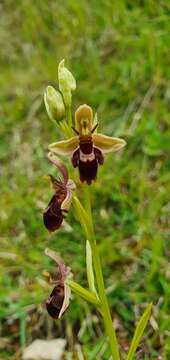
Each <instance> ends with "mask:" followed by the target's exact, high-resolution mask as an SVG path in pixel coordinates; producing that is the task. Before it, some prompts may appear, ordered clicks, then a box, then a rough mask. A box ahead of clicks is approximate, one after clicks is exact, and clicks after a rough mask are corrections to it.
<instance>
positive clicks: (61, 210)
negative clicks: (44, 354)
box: [43, 60, 152, 360]
mask: <svg viewBox="0 0 170 360" xmlns="http://www.w3.org/2000/svg"><path fill="white" fill-rule="evenodd" d="M58 81H59V86H58V88H59V89H58V90H56V89H54V88H53V87H52V86H48V87H47V89H46V91H45V94H44V102H45V106H46V110H47V114H48V116H49V118H50V119H51V120H52V121H53V122H54V123H55V124H56V126H57V127H58V129H59V131H60V133H61V134H62V136H63V139H62V140H60V141H57V142H55V143H52V144H50V145H49V153H48V159H49V161H50V162H51V163H52V164H53V165H55V167H56V168H57V170H58V171H59V173H60V177H57V178H55V177H53V176H52V175H47V178H48V179H49V180H50V183H51V184H52V187H53V190H54V194H53V196H52V198H51V200H50V201H49V204H48V206H47V208H46V209H45V210H44V213H43V221H44V225H45V227H46V228H47V230H48V231H49V232H54V231H58V230H59V228H60V227H61V226H62V223H63V220H64V218H65V217H66V216H67V214H68V212H69V210H70V206H71V203H72V204H73V208H74V211H75V214H76V219H77V218H78V219H79V222H80V224H81V226H82V229H83V231H84V235H85V241H86V264H87V266H86V270H87V280H88V289H86V288H84V287H82V286H81V285H79V284H78V283H77V282H75V281H74V280H73V274H72V272H71V269H70V268H69V267H68V266H66V265H65V264H64V261H63V260H62V259H61V257H60V255H59V254H57V253H55V252H54V251H53V250H50V249H46V250H45V254H46V255H47V256H49V257H50V258H51V259H52V260H53V261H55V263H56V265H57V268H58V272H56V278H55V279H52V280H51V284H53V286H54V288H53V290H52V292H51V294H50V296H49V298H48V299H47V301H46V308H47V311H48V313H49V315H50V316H51V317H52V318H53V319H59V318H61V316H62V315H63V314H64V313H65V311H66V309H67V308H68V306H69V302H70V295H71V291H73V292H74V293H75V294H77V295H78V296H81V297H82V298H83V299H84V300H86V301H88V302H89V303H91V304H93V306H95V307H96V309H97V310H98V312H99V314H100V316H101V317H102V319H103V323H104V327H105V332H106V339H107V341H108V344H109V346H110V353H111V356H112V359H113V360H120V359H121V351H120V349H119V345H118V339H117V335H116V331H115V328H114V324H113V319H112V317H111V313H110V309H109V305H108V300H107V297H106V292H105V286H104V280H103V274H102V268H101V262H100V256H99V251H98V247H97V244H96V237H95V230H94V224H93V216H92V208H91V199H90V185H91V184H92V183H93V182H95V181H96V179H97V173H98V166H99V165H100V166H101V165H103V164H104V158H105V154H107V153H110V152H116V151H119V150H121V149H122V148H123V147H124V146H125V145H126V142H125V140H123V139H120V138H117V137H110V136H106V135H103V134H100V133H98V132H97V127H98V121H97V116H96V115H95V116H94V117H93V110H92V108H91V107H90V106H88V105H86V104H84V105H80V106H79V108H78V109H77V110H76V112H75V119H74V121H73V119H72V92H73V91H74V90H75V89H76V81H75V79H74V77H73V75H72V74H71V72H70V71H69V70H68V69H67V68H66V67H65V64H64V60H62V61H61V62H60V64H59V66H58ZM65 156H66V157H69V158H70V170H71V167H73V168H78V171H79V179H80V180H79V181H80V182H81V183H82V191H83V192H84V199H85V203H84V204H83V203H82V202H81V201H80V199H79V197H78V195H79V194H78V190H76V181H75V180H74V181H73V180H72V179H70V178H69V171H68V169H67V168H66V166H65V164H64V163H63V160H62V161H61V159H60V157H65ZM70 173H72V176H74V175H73V171H70ZM151 307H152V304H148V306H147V308H146V310H145V311H144V314H143V315H142V317H141V318H140V320H139V322H138V324H137V327H136V330H135V333H134V337H133V339H132V342H131V345H130V348H129V351H128V353H127V355H126V360H132V359H134V355H135V352H136V349H137V347H138V345H139V341H140V339H141V337H142V334H143V331H144V329H145V327H146V325H147V322H148V320H149V317H150V313H151Z"/></svg>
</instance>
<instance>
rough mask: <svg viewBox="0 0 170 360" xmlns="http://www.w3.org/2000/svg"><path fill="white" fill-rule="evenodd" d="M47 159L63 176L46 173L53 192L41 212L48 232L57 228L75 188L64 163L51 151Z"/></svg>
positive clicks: (68, 206)
mask: <svg viewBox="0 0 170 360" xmlns="http://www.w3.org/2000/svg"><path fill="white" fill-rule="evenodd" d="M48 159H49V160H50V161H51V162H52V164H54V165H55V166H56V167H57V168H58V170H59V171H60V173H61V175H62V178H63V179H56V178H55V177H53V176H52V175H47V177H48V178H49V179H50V181H51V183H52V186H53V189H54V192H55V193H54V195H53V196H52V198H51V200H50V202H49V204H48V206H47V208H46V209H45V210H44V212H43V220H44V225H45V226H46V228H47V229H48V230H49V231H50V232H53V231H55V230H57V229H59V227H60V226H61V224H62V222H63V219H64V217H65V216H66V214H67V213H68V211H69V208H70V205H71V200H72V190H74V189H75V184H74V182H73V181H72V180H71V179H69V177H68V171H67V169H66V167H65V165H64V164H63V163H62V162H61V161H60V160H59V159H58V158H57V157H56V156H55V155H54V154H53V153H52V152H49V154H48Z"/></svg>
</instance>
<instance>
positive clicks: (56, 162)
mask: <svg viewBox="0 0 170 360" xmlns="http://www.w3.org/2000/svg"><path fill="white" fill-rule="evenodd" d="M48 159H49V160H50V161H51V163H52V164H54V165H55V166H56V167H57V168H58V169H59V171H60V172H61V174H62V176H63V180H64V184H67V181H68V171H67V168H66V167H65V165H64V164H63V163H62V162H61V161H60V159H59V158H57V156H55V155H54V154H53V153H52V152H49V153H48Z"/></svg>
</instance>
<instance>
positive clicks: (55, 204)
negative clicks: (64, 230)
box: [43, 195, 64, 232]
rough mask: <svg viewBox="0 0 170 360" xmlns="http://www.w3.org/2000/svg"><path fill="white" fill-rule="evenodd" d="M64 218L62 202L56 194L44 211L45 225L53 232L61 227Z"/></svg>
mask: <svg viewBox="0 0 170 360" xmlns="http://www.w3.org/2000/svg"><path fill="white" fill-rule="evenodd" d="M63 219H64V216H63V213H62V210H61V203H60V202H59V201H58V199H57V196H56V195H54V196H53V197H52V199H51V201H50V202H49V204H48V207H47V209H46V210H45V211H44V213H43V220H44V225H45V226H46V228H47V229H48V230H49V231H51V232H53V231H55V230H57V229H59V227H60V226H61V224H62V222H63Z"/></svg>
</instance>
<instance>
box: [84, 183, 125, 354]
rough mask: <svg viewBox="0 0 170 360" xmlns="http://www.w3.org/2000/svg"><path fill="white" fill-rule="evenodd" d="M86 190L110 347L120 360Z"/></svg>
mask: <svg viewBox="0 0 170 360" xmlns="http://www.w3.org/2000/svg"><path fill="white" fill-rule="evenodd" d="M85 192H86V209H87V211H88V216H89V219H90V223H91V225H92V227H91V231H90V237H89V241H90V245H91V249H92V258H93V263H94V270H95V275H96V282H97V287H98V294H99V299H100V301H101V310H102V317H103V321H104V325H105V329H106V334H107V337H108V341H109V344H110V349H111V353H112V357H113V360H120V354H119V346H118V341H117V337H116V332H115V329H114V326H113V322H112V318H111V314H110V310H109V305H108V301H107V297H106V292H105V286H104V280H103V273H102V267H101V262H100V256H99V252H98V248H97V244H96V239H95V234H94V227H93V218H92V210H91V199H90V189H89V188H86V190H85Z"/></svg>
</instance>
